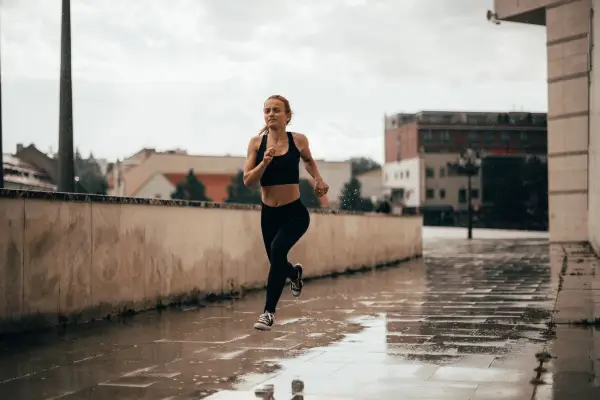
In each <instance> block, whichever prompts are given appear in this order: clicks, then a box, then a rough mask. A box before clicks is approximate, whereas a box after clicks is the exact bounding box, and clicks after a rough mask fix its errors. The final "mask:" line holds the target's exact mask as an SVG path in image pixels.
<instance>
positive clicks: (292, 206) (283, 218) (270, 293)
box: [260, 199, 310, 313]
mask: <svg viewBox="0 0 600 400" xmlns="http://www.w3.org/2000/svg"><path fill="white" fill-rule="evenodd" d="M309 224H310V214H309V213H308V210H307V209H306V207H304V204H302V201H300V199H298V200H295V201H293V202H291V203H288V204H285V205H283V206H279V207H270V206H267V205H265V204H264V203H263V205H262V211H261V214H260V226H261V229H262V235H263V240H264V242H265V249H266V250H267V257H269V262H270V263H271V268H270V269H269V278H268V280H267V300H266V302H265V311H269V312H271V313H275V308H276V307H277V303H278V302H279V298H280V297H281V293H282V292H283V288H284V286H285V280H286V278H292V279H293V278H296V273H295V269H294V267H293V266H292V264H290V262H289V261H288V259H287V256H288V252H289V251H290V249H291V248H292V246H294V245H295V244H296V242H297V241H298V240H300V238H301V237H302V235H304V233H305V232H306V230H307V229H308V225H309Z"/></svg>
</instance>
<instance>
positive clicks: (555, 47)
mask: <svg viewBox="0 0 600 400" xmlns="http://www.w3.org/2000/svg"><path fill="white" fill-rule="evenodd" d="M594 1H595V0H594ZM591 3H592V0H579V1H573V2H564V3H563V2H560V3H556V4H558V5H553V6H549V7H548V8H547V9H546V32H547V50H548V53H547V55H548V172H549V174H548V180H549V182H548V192H549V193H548V195H549V199H548V203H549V210H548V211H549V224H550V225H549V229H550V240H551V241H552V242H579V241H587V240H588V227H589V224H588V148H589V137H588V134H589V118H588V113H589V109H590V107H589V103H590V97H589V90H588V86H589V85H588V79H589V78H588V65H589V63H588V60H589V51H590V42H589V35H588V33H589V32H590V11H591ZM596 179H599V178H598V176H596Z"/></svg>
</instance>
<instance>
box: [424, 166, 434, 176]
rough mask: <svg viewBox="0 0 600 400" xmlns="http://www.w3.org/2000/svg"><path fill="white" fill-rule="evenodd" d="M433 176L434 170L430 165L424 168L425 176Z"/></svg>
mask: <svg viewBox="0 0 600 400" xmlns="http://www.w3.org/2000/svg"><path fill="white" fill-rule="evenodd" d="M434 176H435V171H434V170H433V168H431V167H427V168H425V177H427V178H433V177H434Z"/></svg>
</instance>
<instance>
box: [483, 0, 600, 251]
mask: <svg viewBox="0 0 600 400" xmlns="http://www.w3.org/2000/svg"><path fill="white" fill-rule="evenodd" d="M594 10H595V11H596V14H598V13H599V12H600V0H575V1H573V0H571V1H558V0H495V13H490V14H488V16H489V17H490V19H492V20H494V21H495V22H497V21H512V22H521V23H528V24H535V25H540V26H545V29H546V36H547V57H548V172H549V177H548V190H549V224H550V240H551V241H552V242H582V241H585V242H587V241H589V242H590V243H591V244H592V246H593V247H594V249H595V250H596V252H597V253H600V178H599V176H600V133H599V132H598V129H599V128H600V126H599V122H600V115H599V107H598V105H599V103H600V74H598V73H597V72H598V66H599V65H600V47H599V46H598V43H600V18H599V17H598V15H596V16H595V17H594ZM540 29H543V28H540ZM594 67H595V68H594Z"/></svg>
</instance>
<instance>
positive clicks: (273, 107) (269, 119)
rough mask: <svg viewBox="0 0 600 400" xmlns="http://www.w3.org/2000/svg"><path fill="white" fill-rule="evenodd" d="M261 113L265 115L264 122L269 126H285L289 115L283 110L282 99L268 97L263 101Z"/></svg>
mask: <svg viewBox="0 0 600 400" xmlns="http://www.w3.org/2000/svg"><path fill="white" fill-rule="evenodd" d="M263 114H264V117H265V124H266V125H267V126H268V127H269V128H275V129H277V128H285V126H286V125H287V122H288V119H289V116H288V115H287V113H286V112H285V105H284V104H283V101H281V100H278V99H269V100H267V101H265V107H264V109H263Z"/></svg>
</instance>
